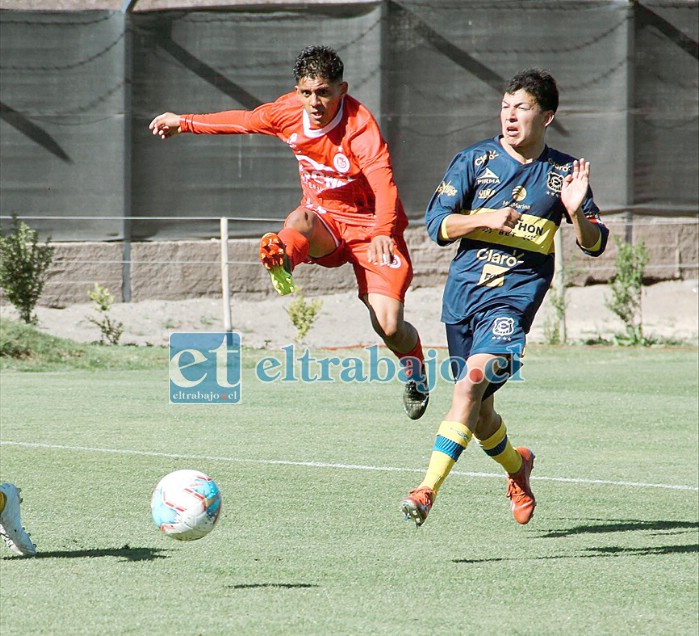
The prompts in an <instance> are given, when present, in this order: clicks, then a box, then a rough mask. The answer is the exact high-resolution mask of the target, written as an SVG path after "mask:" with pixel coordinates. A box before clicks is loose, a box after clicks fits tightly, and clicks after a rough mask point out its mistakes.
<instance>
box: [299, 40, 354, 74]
mask: <svg viewBox="0 0 699 636" xmlns="http://www.w3.org/2000/svg"><path fill="white" fill-rule="evenodd" d="M344 70H345V65H344V64H343V63H342V60H341V59H340V57H339V56H338V54H337V52H336V51H335V49H331V48H330V47H329V46H322V45H312V46H307V47H306V48H305V49H303V51H301V53H299V54H298V57H297V58H296V62H295V64H294V78H295V79H296V81H297V82H298V81H299V80H300V79H301V78H304V77H307V78H309V79H317V78H322V79H324V80H327V81H328V82H341V81H342V73H343V71H344Z"/></svg>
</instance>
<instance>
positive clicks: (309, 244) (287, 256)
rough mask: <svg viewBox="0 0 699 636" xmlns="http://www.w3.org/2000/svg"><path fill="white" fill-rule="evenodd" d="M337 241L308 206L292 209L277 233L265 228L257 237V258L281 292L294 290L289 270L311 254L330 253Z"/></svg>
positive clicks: (294, 286) (318, 255) (288, 292)
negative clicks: (258, 252)
mask: <svg viewBox="0 0 699 636" xmlns="http://www.w3.org/2000/svg"><path fill="white" fill-rule="evenodd" d="M336 247H337V244H336V242H335V238H334V237H333V236H332V234H330V232H329V231H328V229H327V228H326V227H325V226H324V225H323V223H322V222H320V221H319V220H318V217H317V216H316V214H315V213H314V212H312V211H311V210H306V209H303V208H300V209H297V210H294V211H293V212H292V213H291V214H289V216H288V217H287V219H286V223H285V225H284V229H282V230H281V231H280V232H279V233H275V232H268V233H267V234H265V235H264V236H263V237H262V239H261V241H260V261H262V265H264V267H265V269H266V270H267V271H268V272H269V275H270V278H271V279H272V285H274V289H276V290H277V292H278V293H279V294H280V295H281V296H285V295H286V294H291V293H293V292H294V291H296V285H295V284H294V279H293V276H292V271H293V269H294V268H295V267H296V265H298V264H299V263H302V262H303V261H305V260H306V258H307V257H308V256H309V255H310V256H313V257H321V256H326V255H327V254H330V253H331V252H332V251H333V250H334V249H335V248H336Z"/></svg>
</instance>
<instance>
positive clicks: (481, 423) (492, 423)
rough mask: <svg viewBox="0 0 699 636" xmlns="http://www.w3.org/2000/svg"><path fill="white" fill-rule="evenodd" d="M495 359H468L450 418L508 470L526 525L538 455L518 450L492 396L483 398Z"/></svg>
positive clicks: (510, 491)
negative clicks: (464, 426) (487, 372)
mask: <svg viewBox="0 0 699 636" xmlns="http://www.w3.org/2000/svg"><path fill="white" fill-rule="evenodd" d="M494 357H495V356H491V355H489V354H477V355H475V356H472V357H471V358H469V360H468V369H469V372H468V376H467V377H466V378H464V379H462V380H459V382H457V383H456V385H455V386H454V396H453V399H452V405H451V409H450V410H449V413H448V414H447V417H446V419H448V420H452V419H456V421H464V422H466V424H467V426H468V427H469V429H470V430H471V431H473V435H474V437H475V438H476V439H477V440H478V443H479V444H480V446H481V448H482V449H483V451H484V452H485V453H486V454H487V455H488V456H490V457H491V458H492V459H493V460H495V461H496V462H498V464H500V465H501V466H502V467H503V468H504V469H505V471H506V473H507V474H506V477H507V491H506V495H507V497H508V498H509V499H510V509H511V511H512V516H513V517H514V518H515V521H517V523H521V524H525V523H528V522H529V520H530V519H531V518H532V516H533V515H534V508H535V507H536V499H535V497H534V493H533V492H532V490H531V486H530V484H529V476H530V474H531V471H532V468H534V453H532V452H531V450H529V449H528V448H524V447H519V448H514V447H513V446H512V444H511V443H510V441H509V439H508V436H507V428H506V426H505V423H504V422H503V420H502V417H500V415H498V413H497V412H496V411H495V401H494V398H493V396H492V395H490V396H488V397H487V398H485V399H482V397H481V396H482V395H483V393H484V391H485V388H486V387H487V385H488V382H487V380H485V379H484V374H485V369H486V368H487V365H488V364H489V363H492V360H493V359H494Z"/></svg>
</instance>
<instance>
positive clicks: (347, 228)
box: [303, 206, 413, 302]
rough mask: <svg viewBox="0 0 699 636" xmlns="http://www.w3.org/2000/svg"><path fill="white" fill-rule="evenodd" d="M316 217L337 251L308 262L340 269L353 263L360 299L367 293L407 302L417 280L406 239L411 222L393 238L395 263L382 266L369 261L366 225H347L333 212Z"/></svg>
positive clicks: (367, 229) (399, 227) (402, 227)
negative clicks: (412, 283)
mask: <svg viewBox="0 0 699 636" xmlns="http://www.w3.org/2000/svg"><path fill="white" fill-rule="evenodd" d="M303 209H306V210H307V209H308V207H307V206H303ZM315 214H316V216H317V217H318V219H319V220H320V221H321V222H322V223H323V225H324V226H325V227H326V228H327V230H328V231H329V232H330V233H331V234H332V235H333V237H334V238H335V244H336V245H337V248H336V249H335V251H334V252H331V253H330V254H328V255H327V256H321V257H320V258H312V257H309V259H308V261H307V262H309V263H315V264H316V265H320V266H322V267H340V266H341V265H344V264H345V263H351V264H352V267H353V268H354V275H355V277H356V279H357V286H358V295H359V297H360V298H363V297H364V296H365V295H366V294H381V295H382V296H388V297H389V298H395V299H396V300H399V301H400V302H403V301H404V300H405V292H406V291H407V289H408V286H409V285H410V282H411V281H412V280H413V264H412V263H411V261H410V255H409V254H408V246H407V245H406V244H405V239H404V238H403V231H404V230H405V227H406V226H407V220H406V222H405V223H404V224H402V225H399V226H398V227H397V228H396V231H395V234H394V236H392V238H393V262H392V263H390V264H388V265H379V264H376V263H370V262H369V261H368V260H367V251H368V249H369V245H370V243H371V234H370V228H368V227H366V226H362V225H347V224H346V223H343V222H342V221H338V220H337V219H335V218H333V216H332V215H331V214H329V213H326V214H322V213H319V212H315Z"/></svg>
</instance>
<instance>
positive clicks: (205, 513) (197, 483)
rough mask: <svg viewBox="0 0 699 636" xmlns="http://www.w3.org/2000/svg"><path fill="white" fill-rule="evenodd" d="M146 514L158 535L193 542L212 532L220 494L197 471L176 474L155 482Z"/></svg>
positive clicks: (214, 484)
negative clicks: (156, 529)
mask: <svg viewBox="0 0 699 636" xmlns="http://www.w3.org/2000/svg"><path fill="white" fill-rule="evenodd" d="M150 511H151V514H152V515H153V521H154V522H155V525H156V526H158V528H159V529H160V531H161V532H162V533H164V534H166V535H168V536H169V537H172V538H173V539H177V540H179V541H194V540H195V539H201V538H202V537H205V536H206V535H207V534H209V532H211V531H212V530H213V529H214V526H215V525H216V521H217V520H218V516H219V514H220V513H221V492H220V491H219V489H218V486H217V485H216V482H215V481H214V480H213V479H211V477H209V476H208V475H205V474H204V473H202V472H200V471H198V470H176V471H175V472H173V473H170V474H169V475H165V477H163V478H162V479H161V480H160V481H159V482H158V485H157V486H156V487H155V490H154V491H153V496H152V497H151V501H150Z"/></svg>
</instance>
